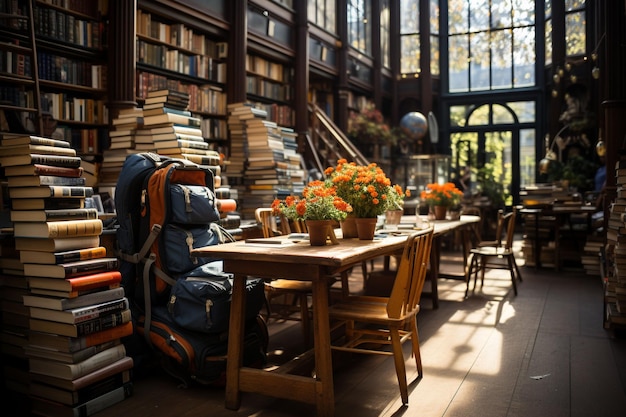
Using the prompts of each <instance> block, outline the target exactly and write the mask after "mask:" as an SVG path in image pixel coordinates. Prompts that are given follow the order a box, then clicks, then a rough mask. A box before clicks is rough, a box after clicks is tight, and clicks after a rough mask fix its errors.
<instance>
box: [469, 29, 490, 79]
mask: <svg viewBox="0 0 626 417" xmlns="http://www.w3.org/2000/svg"><path fill="white" fill-rule="evenodd" d="M487 45H489V34H488V32H479V33H477V34H475V35H470V52H471V57H472V58H471V61H470V90H472V91H477V90H487V89H489V85H490V79H489V77H490V74H489V68H490V57H489V48H488V47H487Z"/></svg>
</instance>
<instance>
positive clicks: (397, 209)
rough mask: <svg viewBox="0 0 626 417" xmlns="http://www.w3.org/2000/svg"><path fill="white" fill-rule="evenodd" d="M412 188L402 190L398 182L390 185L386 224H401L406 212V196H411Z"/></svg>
mask: <svg viewBox="0 0 626 417" xmlns="http://www.w3.org/2000/svg"><path fill="white" fill-rule="evenodd" d="M410 196H411V191H410V190H408V189H407V190H402V187H401V186H400V185H398V184H394V185H393V186H391V187H389V192H388V193H387V200H386V201H387V210H386V211H385V223H386V224H392V225H393V224H395V225H397V224H399V223H400V220H401V218H402V214H403V213H404V197H410Z"/></svg>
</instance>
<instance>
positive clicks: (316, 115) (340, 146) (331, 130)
mask: <svg viewBox="0 0 626 417" xmlns="http://www.w3.org/2000/svg"><path fill="white" fill-rule="evenodd" d="M308 107H309V127H310V128H309V133H308V134H307V135H306V140H305V142H306V143H305V149H304V152H303V157H304V160H305V161H306V164H307V166H306V168H307V169H308V170H315V171H318V172H319V173H321V174H323V173H324V170H325V169H326V168H328V167H329V166H335V165H336V164H337V160H339V159H342V158H344V159H346V160H348V161H350V162H354V163H356V164H358V165H368V164H369V163H370V162H369V161H368V160H367V159H366V158H365V157H364V156H363V154H362V153H361V152H360V151H359V150H358V149H357V148H356V146H354V144H353V143H352V142H351V141H350V139H348V137H347V136H346V135H345V134H344V133H343V132H342V131H341V130H340V129H339V128H338V127H337V126H336V125H335V123H334V122H333V121H332V120H331V119H330V118H329V117H328V116H327V115H326V113H324V111H323V110H322V109H320V108H319V107H318V106H316V105H315V104H309V106H308Z"/></svg>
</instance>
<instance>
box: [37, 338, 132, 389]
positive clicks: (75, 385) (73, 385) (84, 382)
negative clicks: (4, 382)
mask: <svg viewBox="0 0 626 417" xmlns="http://www.w3.org/2000/svg"><path fill="white" fill-rule="evenodd" d="M119 343H120V342H119V340H116V341H111V342H106V343H103V344H100V345H96V346H91V347H88V348H85V349H81V350H79V351H77V352H75V353H81V352H87V351H90V350H92V349H93V350H92V351H93V352H94V354H95V353H98V352H100V351H102V350H105V349H108V348H109V347H111V346H114V345H117V344H119ZM101 346H103V348H100V347H101ZM97 349H101V350H97ZM46 350H47V351H48V352H58V351H53V350H51V349H46ZM59 353H63V352H59ZM75 353H69V354H72V355H73V354H75ZM81 354H82V353H81ZM92 356H93V354H92ZM132 368H133V359H132V358H131V357H129V356H125V357H123V358H121V359H119V360H117V361H115V362H113V363H111V364H109V365H106V366H103V367H102V368H98V369H96V370H95V371H93V372H90V373H88V374H87V375H83V376H81V377H78V378H75V379H69V380H68V379H61V378H57V377H54V376H50V375H43V374H32V375H31V380H32V381H38V382H42V383H44V384H48V385H51V386H54V387H57V388H61V389H65V390H68V391H76V390H79V389H82V388H85V387H87V386H89V385H91V384H93V383H94V382H97V381H101V380H103V379H105V378H108V377H111V376H113V375H117V374H120V373H122V372H124V371H131V370H132Z"/></svg>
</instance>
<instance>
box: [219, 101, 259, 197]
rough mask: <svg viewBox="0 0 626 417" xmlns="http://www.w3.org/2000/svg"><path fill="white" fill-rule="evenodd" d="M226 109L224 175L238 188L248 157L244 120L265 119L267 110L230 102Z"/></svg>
mask: <svg viewBox="0 0 626 417" xmlns="http://www.w3.org/2000/svg"><path fill="white" fill-rule="evenodd" d="M226 108H227V111H228V118H227V124H228V133H229V135H230V155H229V157H228V165H227V167H226V175H228V180H229V182H230V184H231V185H233V186H235V187H237V188H240V187H241V185H242V184H243V178H244V169H245V164H246V160H247V157H248V145H247V140H246V120H248V119H251V118H259V119H261V120H267V111H265V110H263V109H260V108H257V107H254V106H253V105H252V104H250V103H231V104H229V105H228V106H227V107H226Z"/></svg>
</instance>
